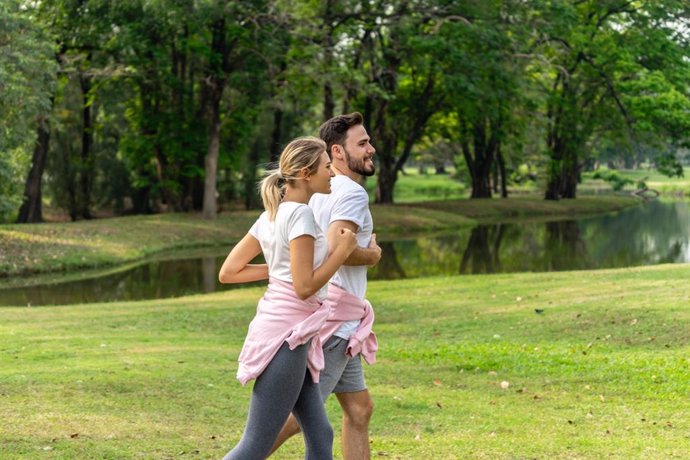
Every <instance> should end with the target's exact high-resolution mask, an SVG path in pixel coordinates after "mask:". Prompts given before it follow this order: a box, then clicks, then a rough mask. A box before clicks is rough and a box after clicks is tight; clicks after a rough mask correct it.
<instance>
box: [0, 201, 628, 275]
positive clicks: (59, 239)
mask: <svg viewBox="0 0 690 460" xmlns="http://www.w3.org/2000/svg"><path fill="white" fill-rule="evenodd" d="M639 202H640V201H639V200H638V199H635V198H633V197H629V196H615V195H611V196H596V197H583V198H580V199H577V200H563V201H558V202H547V201H544V200H541V199H539V198H534V197H531V198H527V197H520V198H509V199H506V200H501V199H488V200H452V201H434V202H425V203H419V204H405V205H389V206H380V205H373V206H372V213H373V215H374V222H375V223H376V231H377V234H378V235H379V237H380V239H381V238H383V237H386V236H393V235H397V234H402V233H407V234H410V233H422V232H429V231H439V230H449V229H453V228H461V227H464V226H471V225H475V224H476V223H478V222H480V223H484V222H498V221H502V220H504V221H508V220H515V219H518V220H519V219H534V218H551V219H556V218H569V217H573V216H583V215H593V214H599V213H605V212H612V211H616V210H620V209H624V208H626V207H630V206H634V205H636V204H638V203H639ZM258 214H259V211H237V212H232V213H227V214H223V215H221V216H219V218H218V219H217V220H215V221H207V220H204V219H202V218H201V217H200V216H199V215H198V214H159V215H154V216H131V217H117V218H111V219H99V220H91V221H79V222H76V223H46V224H28V225H16V224H13V225H2V226H0V279H1V278H6V277H10V276H17V275H20V276H24V275H32V274H39V273H51V272H52V273H59V272H62V273H64V272H68V271H75V270H83V269H88V268H97V267H108V266H113V265H117V264H123V263H128V262H133V261H136V260H140V259H143V258H146V257H150V256H152V255H155V254H158V253H161V252H165V251H172V250H177V249H185V248H194V247H204V246H218V245H228V246H229V245H231V244H233V243H234V242H236V241H238V240H239V239H240V238H241V237H242V236H243V235H244V234H245V233H246V231H247V229H248V228H249V227H250V226H251V224H252V223H253V221H254V220H255V219H256V217H257V216H258Z"/></svg>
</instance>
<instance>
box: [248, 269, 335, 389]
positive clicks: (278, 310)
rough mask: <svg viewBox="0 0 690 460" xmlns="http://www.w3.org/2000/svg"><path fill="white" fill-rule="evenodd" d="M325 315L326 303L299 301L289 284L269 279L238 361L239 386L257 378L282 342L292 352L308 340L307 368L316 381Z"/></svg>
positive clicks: (321, 367)
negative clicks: (321, 331)
mask: <svg viewBox="0 0 690 460" xmlns="http://www.w3.org/2000/svg"><path fill="white" fill-rule="evenodd" d="M329 313H330V304H329V303H328V302H323V303H322V302H320V301H319V300H318V299H317V298H316V297H315V296H311V297H309V298H307V299H306V300H302V299H300V298H299V296H297V294H296V293H295V289H294V287H293V286H292V284H291V283H287V282H285V281H280V280H278V279H276V278H270V279H269V282H268V287H267V289H266V292H265V293H264V295H263V297H262V298H261V299H260V300H259V304H258V305H257V307H256V316H254V319H253V320H252V322H251V323H250V324H249V331H248V332H247V338H246V339H245V341H244V346H243V347H242V351H241V352H240V356H239V358H238V361H239V363H240V364H239V368H238V369H237V379H238V380H239V381H240V383H242V385H245V384H246V383H247V382H248V381H250V380H252V379H255V378H257V377H258V376H259V375H261V373H262V372H263V371H264V369H266V366H268V364H269V363H270V362H271V360H272V359H273V357H274V356H275V354H276V353H277V352H278V349H279V348H280V347H281V346H282V344H283V342H287V343H288V346H289V347H290V350H294V349H295V348H296V347H298V346H300V345H302V344H304V343H307V342H308V341H309V340H311V343H310V345H309V350H308V352H307V368H308V369H309V372H310V374H311V377H312V380H313V381H314V382H318V381H319V373H320V371H321V370H322V369H323V367H324V358H323V349H322V348H321V347H322V341H321V337H320V334H319V331H320V330H321V328H322V327H323V325H324V324H325V323H326V319H327V318H328V315H329Z"/></svg>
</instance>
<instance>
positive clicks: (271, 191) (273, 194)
mask: <svg viewBox="0 0 690 460" xmlns="http://www.w3.org/2000/svg"><path fill="white" fill-rule="evenodd" d="M282 176H283V175H282V174H281V173H280V169H274V170H273V171H271V172H270V173H268V175H267V176H266V177H264V178H263V180H262V181H261V183H260V184H259V192H260V194H261V201H263V203H264V208H265V209H266V211H268V216H269V220H271V221H272V220H274V219H275V217H276V213H277V212H278V205H279V204H280V200H282V199H283V194H284V193H285V182H284V181H283V180H282V179H283V177H282ZM281 182H282V183H281Z"/></svg>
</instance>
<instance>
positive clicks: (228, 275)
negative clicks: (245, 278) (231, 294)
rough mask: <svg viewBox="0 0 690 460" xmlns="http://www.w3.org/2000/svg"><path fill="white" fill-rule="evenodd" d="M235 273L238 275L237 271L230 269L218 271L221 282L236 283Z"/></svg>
mask: <svg viewBox="0 0 690 460" xmlns="http://www.w3.org/2000/svg"><path fill="white" fill-rule="evenodd" d="M235 275H237V273H233V272H230V271H228V270H221V271H220V272H218V281H220V282H221V284H228V283H234V282H235Z"/></svg>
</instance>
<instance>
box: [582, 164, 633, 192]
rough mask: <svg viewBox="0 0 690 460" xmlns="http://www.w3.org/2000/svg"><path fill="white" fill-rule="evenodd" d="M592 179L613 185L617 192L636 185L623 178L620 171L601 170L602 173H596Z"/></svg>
mask: <svg viewBox="0 0 690 460" xmlns="http://www.w3.org/2000/svg"><path fill="white" fill-rule="evenodd" d="M592 179H602V180H605V181H606V182H608V183H609V184H611V187H612V188H613V190H615V191H620V190H623V187H625V186H626V185H629V184H632V183H634V181H633V180H631V179H628V178H627V177H623V176H621V175H620V174H619V173H618V171H615V170H609V169H607V170H601V171H596V172H595V173H594V174H593V175H592Z"/></svg>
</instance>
